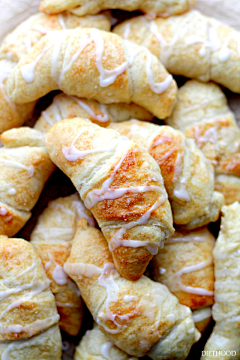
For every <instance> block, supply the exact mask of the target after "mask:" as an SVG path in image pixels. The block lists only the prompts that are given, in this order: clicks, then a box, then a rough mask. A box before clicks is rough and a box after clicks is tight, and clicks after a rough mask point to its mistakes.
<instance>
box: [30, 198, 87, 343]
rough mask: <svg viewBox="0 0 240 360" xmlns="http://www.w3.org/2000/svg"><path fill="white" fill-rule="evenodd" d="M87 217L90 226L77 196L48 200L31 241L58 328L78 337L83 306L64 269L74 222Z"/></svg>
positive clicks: (84, 209)
mask: <svg viewBox="0 0 240 360" xmlns="http://www.w3.org/2000/svg"><path fill="white" fill-rule="evenodd" d="M82 217H84V218H86V219H87V220H88V222H89V223H90V225H94V219H93V217H92V215H91V213H90V211H89V210H87V209H86V208H85V206H84V205H83V203H82V202H81V200H80V199H79V197H78V195H77V194H73V195H70V196H67V197H65V198H58V199H56V200H53V201H51V202H50V203H49V204H48V207H47V208H46V209H45V210H44V211H43V213H42V214H41V215H40V217H39V218H38V222H37V225H36V226H35V228H34V230H33V232H32V234H31V237H30V240H31V244H32V245H33V246H34V249H35V251H36V252H37V253H38V255H39V256H40V258H41V260H42V264H43V266H44V268H45V271H46V273H47V276H48V278H49V280H51V284H50V289H51V291H52V293H53V294H54V295H55V298H56V305H57V309H58V313H59V315H60V322H59V325H60V328H61V329H63V330H65V331H66V332H67V333H68V334H70V335H73V336H75V335H77V334H78V332H79V330H80V327H81V324H82V318H83V303H82V299H81V298H80V296H79V294H78V288H77V286H76V285H75V283H74V282H73V281H71V279H70V278H69V277H68V276H67V274H66V273H65V271H64V270H63V265H64V263H65V261H66V260H67V258H68V257H69V255H70V249H71V241H72V239H73V237H74V234H75V231H76V226H77V221H78V220H79V219H80V218H82Z"/></svg>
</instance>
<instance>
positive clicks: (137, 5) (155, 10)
mask: <svg viewBox="0 0 240 360" xmlns="http://www.w3.org/2000/svg"><path fill="white" fill-rule="evenodd" d="M194 5H195V0H176V1H174V3H173V2H172V1H171V0H130V1H129V0H105V1H101V0H92V1H88V0H71V1H68V2H66V1H64V0H56V1H52V0H41V3H40V7H39V10H40V11H43V12H45V13H46V14H58V13H61V12H62V11H65V10H70V11H71V12H72V13H74V14H77V15H85V14H97V13H99V12H100V11H102V10H106V9H121V10H127V11H133V10H141V11H143V12H144V13H150V14H153V15H155V16H156V15H158V16H169V15H172V14H181V13H183V12H185V11H188V10H189V9H191V8H192V7H193V6H194Z"/></svg>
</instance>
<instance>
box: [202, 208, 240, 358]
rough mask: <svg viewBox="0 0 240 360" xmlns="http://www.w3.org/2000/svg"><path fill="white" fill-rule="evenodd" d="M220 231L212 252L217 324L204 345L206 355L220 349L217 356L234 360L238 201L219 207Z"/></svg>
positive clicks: (238, 346)
mask: <svg viewBox="0 0 240 360" xmlns="http://www.w3.org/2000/svg"><path fill="white" fill-rule="evenodd" d="M222 212H223V217H222V222H221V230H220V233H219V236H218V239H217V242H216V246H215V248H214V251H213V256H214V265H215V269H214V272H215V304H214V305H213V308H212V313H213V319H214V320H215V322H216V325H215V327H214V329H213V332H212V334H211V336H210V338H209V339H208V342H207V344H206V345H205V348H204V351H206V356H204V357H202V359H212V357H211V355H208V354H210V352H212V351H222V352H224V353H225V354H224V356H221V355H219V356H218V357H217V359H221V360H222V359H227V360H228V359H229V360H230V359H233V358H234V357H235V356H234V355H232V353H231V352H236V354H235V355H236V358H238V355H239V351H240V332H239V318H240V313H239V292H240V288H239V280H240V279H239V273H240V271H239V268H240V266H239V257H240V231H239V222H240V204H239V203H238V202H235V203H233V204H231V205H228V206H224V207H223V208H222Z"/></svg>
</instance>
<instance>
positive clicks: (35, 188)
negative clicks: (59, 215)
mask: <svg viewBox="0 0 240 360" xmlns="http://www.w3.org/2000/svg"><path fill="white" fill-rule="evenodd" d="M1 141H2V143H3V144H4V145H6V146H4V147H1V148H0V164H1V173H0V182H1V188H0V202H1V214H0V232H1V234H5V235H8V236H13V235H15V234H16V233H17V232H18V231H19V230H20V229H21V228H22V227H23V226H24V225H25V223H26V222H27V220H28V219H29V217H30V216H31V212H30V211H31V210H32V208H33V207H34V206H35V204H36V202H37V200H38V198H39V196H40V194H41V192H42V189H43V187H44V185H45V183H46V181H47V180H48V178H49V176H50V175H51V174H52V172H53V171H54V169H55V166H54V164H53V163H52V161H51V160H50V158H49V156H48V153H47V150H46V147H45V146H43V138H42V134H41V133H40V132H38V131H36V130H33V129H30V128H18V129H13V130H9V131H6V132H4V133H3V134H2V135H1Z"/></svg>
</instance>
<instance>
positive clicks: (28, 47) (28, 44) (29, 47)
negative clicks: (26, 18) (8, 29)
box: [23, 32, 32, 53]
mask: <svg viewBox="0 0 240 360" xmlns="http://www.w3.org/2000/svg"><path fill="white" fill-rule="evenodd" d="M23 42H24V45H25V46H26V50H27V53H30V51H31V50H32V43H31V37H30V32H28V34H27V36H25V37H24V38H23Z"/></svg>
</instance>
